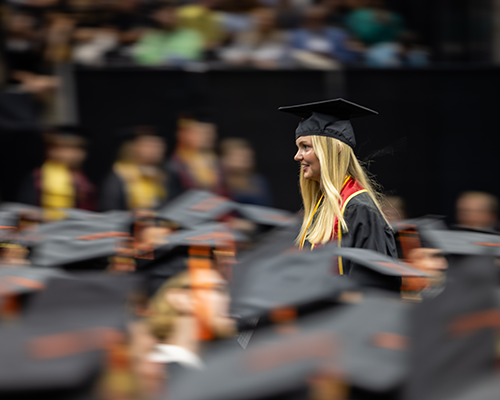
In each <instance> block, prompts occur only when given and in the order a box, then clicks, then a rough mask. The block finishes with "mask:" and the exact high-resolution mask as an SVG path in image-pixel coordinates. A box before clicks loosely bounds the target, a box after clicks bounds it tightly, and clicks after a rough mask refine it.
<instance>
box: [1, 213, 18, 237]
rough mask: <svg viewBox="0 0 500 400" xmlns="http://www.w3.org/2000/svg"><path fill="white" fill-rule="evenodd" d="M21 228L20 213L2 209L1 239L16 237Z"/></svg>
mask: <svg viewBox="0 0 500 400" xmlns="http://www.w3.org/2000/svg"><path fill="white" fill-rule="evenodd" d="M18 228H19V215H18V214H17V213H14V212H10V211H0V241H3V240H5V239H7V240H8V241H10V239H14V238H15V234H16V233H17V230H18Z"/></svg>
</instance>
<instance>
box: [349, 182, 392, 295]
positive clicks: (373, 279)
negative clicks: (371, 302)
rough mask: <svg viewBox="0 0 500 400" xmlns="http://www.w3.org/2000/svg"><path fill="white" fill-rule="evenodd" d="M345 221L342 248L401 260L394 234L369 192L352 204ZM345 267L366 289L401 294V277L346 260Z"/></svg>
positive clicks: (358, 196)
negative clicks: (346, 229) (370, 252)
mask: <svg viewBox="0 0 500 400" xmlns="http://www.w3.org/2000/svg"><path fill="white" fill-rule="evenodd" d="M344 219H345V222H346V224H347V228H348V232H343V233H342V238H341V242H340V245H341V247H354V248H360V249H370V250H374V251H376V252H378V253H382V254H385V255H388V256H390V257H393V258H396V259H397V256H398V254H397V248H396V241H395V239H394V232H393V230H392V228H391V227H390V226H389V224H388V223H387V222H386V221H385V219H384V217H383V216H382V214H381V213H380V211H379V209H378V208H377V206H376V205H375V203H374V202H373V200H372V198H371V197H370V195H369V194H368V193H366V192H365V193H360V194H358V195H357V196H354V197H353V198H352V199H351V200H350V201H349V203H348V204H347V206H346V209H345V211H344ZM342 265H343V268H344V273H345V274H346V275H348V276H349V277H350V278H351V279H353V280H354V281H356V282H358V283H359V284H360V285H362V286H365V287H375V288H381V289H386V290H390V291H395V292H399V291H400V288H401V278H399V277H393V276H386V275H382V274H379V273H377V272H375V271H372V270H370V269H368V268H365V267H363V266H361V265H358V264H355V263H352V262H350V261H349V260H345V259H343V260H342Z"/></svg>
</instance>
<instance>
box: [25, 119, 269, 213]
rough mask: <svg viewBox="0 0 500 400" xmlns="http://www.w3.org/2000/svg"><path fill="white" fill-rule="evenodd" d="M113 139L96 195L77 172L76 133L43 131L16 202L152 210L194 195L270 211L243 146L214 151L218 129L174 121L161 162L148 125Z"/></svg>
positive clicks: (202, 122)
mask: <svg viewBox="0 0 500 400" xmlns="http://www.w3.org/2000/svg"><path fill="white" fill-rule="evenodd" d="M116 136H117V137H118V141H119V142H120V143H121V144H120V146H119V149H118V152H117V158H116V161H115V162H114V164H113V166H112V171H111V172H110V173H109V175H108V176H107V177H106V178H105V179H104V181H103V184H102V188H101V190H100V191H99V193H98V191H97V190H96V188H95V187H94V185H93V184H92V183H91V182H90V180H89V179H88V178H87V177H86V176H85V173H84V172H83V171H82V170H81V167H82V164H83V162H84V161H85V158H86V140H85V139H84V138H83V137H82V136H81V135H79V132H78V129H77V128H75V127H74V126H72V127H70V126H65V127H59V128H57V129H52V130H48V131H47V132H46V133H45V135H44V138H45V146H46V148H45V161H44V163H43V164H42V165H41V167H40V168H36V169H35V170H34V171H33V172H32V173H30V175H29V176H28V177H27V178H26V179H25V181H24V182H23V183H22V184H21V185H20V193H19V197H18V201H19V202H21V203H24V204H31V205H35V206H39V207H43V208H45V209H58V208H80V209H85V210H89V211H96V210H99V211H109V210H135V209H155V208H158V207H159V206H161V205H163V204H165V203H167V202H168V201H169V200H172V199H174V198H176V197H177V196H179V195H180V194H182V193H183V192H185V191H188V190H191V189H197V190H206V191H210V192H212V193H215V194H217V195H220V196H226V197H229V198H231V199H232V200H234V201H237V202H240V203H245V204H253V205H260V206H271V205H272V196H271V192H270V188H269V187H268V184H267V181H266V179H265V178H264V177H263V176H261V175H259V174H257V173H256V172H255V157H254V151H253V149H252V147H251V146H250V144H249V143H248V142H247V141H246V140H245V139H242V138H226V139H224V140H223V141H222V142H221V143H220V146H219V147H220V151H218V149H217V147H216V145H217V142H216V140H217V127H216V125H215V124H213V123H212V122H210V121H209V120H207V119H205V118H201V117H199V118H197V119H193V118H183V119H180V120H179V126H178V129H177V145H176V148H175V150H174V151H173V153H172V155H171V156H170V157H169V159H168V160H165V155H166V142H165V140H164V138H163V137H161V136H160V135H158V134H157V132H156V130H155V128H154V127H151V126H137V127H130V128H126V129H121V130H118V131H117V132H116ZM219 154H220V155H219ZM56 214H57V213H56Z"/></svg>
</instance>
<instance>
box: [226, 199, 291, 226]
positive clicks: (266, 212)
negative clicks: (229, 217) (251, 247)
mask: <svg viewBox="0 0 500 400" xmlns="http://www.w3.org/2000/svg"><path fill="white" fill-rule="evenodd" d="M236 211H237V212H238V213H239V214H240V215H241V216H242V217H243V218H244V219H247V220H249V221H252V222H255V223H256V224H259V225H264V226H272V227H278V226H287V225H290V224H293V223H294V222H296V221H297V217H296V216H295V215H294V214H292V213H291V212H289V211H285V210H280V209H277V208H271V207H263V206H257V205H252V204H236Z"/></svg>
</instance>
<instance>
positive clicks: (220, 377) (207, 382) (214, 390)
mask: <svg viewBox="0 0 500 400" xmlns="http://www.w3.org/2000/svg"><path fill="white" fill-rule="evenodd" d="M410 308H411V305H409V304H404V303H401V302H397V301H393V300H389V299H384V298H367V299H365V300H364V301H362V302H361V303H359V304H353V305H349V306H345V307H343V308H341V309H336V310H329V311H323V312H322V313H319V314H316V315H314V316H310V317H307V318H303V319H301V320H298V321H297V323H296V324H295V329H294V330H290V331H287V333H282V332H281V331H279V330H276V329H274V328H270V329H267V330H264V331H263V332H262V334H261V335H260V336H259V337H258V338H257V339H256V340H255V341H254V342H253V343H252V345H251V346H249V348H248V349H247V350H246V351H245V352H241V351H236V350H234V349H231V348H227V349H224V350H222V349H218V351H217V352H215V351H213V352H210V353H209V354H208V355H207V356H206V358H205V359H204V363H205V369H204V370H203V371H201V372H186V373H185V374H183V375H180V376H178V377H177V379H176V380H174V381H172V384H171V385H170V387H169V392H168V397H169V399H172V400H194V399H200V398H203V399H205V400H215V399H217V400H229V399H231V400H238V399H245V400H253V399H276V398H294V399H295V398H297V399H299V398H300V399H306V398H311V397H310V391H308V390H307V387H308V381H310V379H311V378H314V376H315V375H318V374H321V373H322V372H326V373H328V372H333V373H334V374H335V375H336V377H337V378H338V379H339V380H341V381H343V382H345V383H346V384H347V385H349V386H351V387H354V388H357V389H358V390H359V391H361V392H364V393H377V394H379V395H380V394H382V393H387V392H391V391H392V390H394V389H395V388H396V387H398V386H399V385H400V384H401V382H402V380H403V378H404V377H405V375H406V373H407V368H406V346H407V336H408V330H407V327H406V315H407V313H408V310H409V309H410ZM325 370H326V371H325ZM291 394H293V395H291ZM297 394H298V395H297ZM349 398H369V397H368V396H359V397H354V396H353V397H349ZM380 398H383V397H380Z"/></svg>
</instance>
